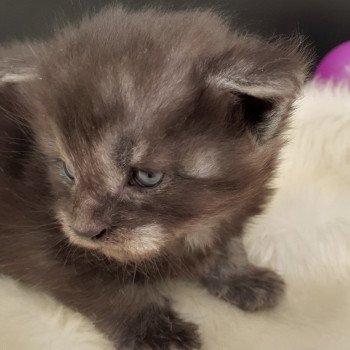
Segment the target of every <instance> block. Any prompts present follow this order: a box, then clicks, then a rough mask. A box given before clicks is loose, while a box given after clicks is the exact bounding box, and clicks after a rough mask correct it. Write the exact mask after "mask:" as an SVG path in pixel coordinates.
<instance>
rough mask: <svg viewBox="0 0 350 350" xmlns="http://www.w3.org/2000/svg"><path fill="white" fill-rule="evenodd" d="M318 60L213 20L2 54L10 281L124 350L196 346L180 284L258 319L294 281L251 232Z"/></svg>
mask: <svg viewBox="0 0 350 350" xmlns="http://www.w3.org/2000/svg"><path fill="white" fill-rule="evenodd" d="M306 69H307V59H306V58H305V55H304V53H303V52H302V51H301V50H300V49H299V47H298V45H297V44H295V42H292V41H289V42H277V41H274V42H265V41H263V40H261V39H259V38H257V37H253V36H247V35H240V34H238V33H235V32H233V31H232V30H231V29H230V28H229V26H227V25H226V24H225V23H224V21H223V20H222V19H220V18H219V17H218V16H217V15H216V14H214V13H211V12H210V11H187V12H172V13H163V12H161V11H155V10H146V11H140V12H134V13H130V12H127V11H125V10H123V9H121V8H109V9H105V10H103V11H102V12H100V13H99V14H97V15H94V16H92V17H91V18H86V19H84V20H83V21H82V22H81V23H80V24H79V25H78V26H76V27H73V26H71V27H68V28H66V29H64V30H62V31H60V32H59V33H57V34H56V35H55V36H54V38H52V39H50V40H49V41H47V42H43V43H32V44H22V45H14V46H12V47H9V48H2V49H1V50H0V79H1V83H0V106H1V108H0V117H1V118H0V150H1V153H0V154H1V158H0V170H1V172H0V205H1V210H0V238H1V245H0V271H1V272H3V273H4V274H8V275H10V276H13V277H14V278H16V279H18V280H19V281H22V282H24V283H26V284H28V285H31V286H35V287H37V288H40V289H42V290H44V291H46V292H47V293H49V294H51V295H52V296H54V297H55V298H57V299H58V300H59V301H61V302H63V303H64V304H65V305H67V306H69V307H71V308H72V309H74V310H77V311H79V312H81V313H82V314H84V315H86V316H87V317H89V318H90V319H91V320H92V321H93V322H94V323H95V325H96V327H97V328H98V329H100V330H101V331H102V332H103V333H105V334H106V335H107V336H108V337H109V339H110V340H111V341H112V342H113V343H114V344H115V346H116V347H117V348H118V349H120V348H121V349H159V350H160V349H164V350H165V349H167V350H168V349H195V348H199V347H200V340H199V337H198V335H197V331H196V326H195V325H193V324H191V323H189V322H186V321H184V320H182V319H181V318H180V317H179V316H178V315H177V314H176V312H175V311H174V310H173V309H172V308H171V305H170V302H169V301H168V300H167V299H166V298H165V297H164V296H163V295H162V294H161V293H160V292H159V291H158V290H157V283H158V282H160V281H164V280H165V281H166V280H169V279H174V278H179V277H181V278H191V279H193V280H197V281H200V282H201V283H202V284H203V285H204V286H205V287H206V288H207V289H208V290H209V291H210V292H211V293H212V294H214V295H217V296H218V297H220V298H222V299H223V300H226V301H227V302H229V303H232V304H234V305H237V306H238V307H240V308H242V309H244V310H248V311H255V310H261V309H265V308H269V307H272V306H274V305H275V304H276V303H277V302H278V300H279V299H280V297H281V295H282V293H283V290H284V283H283V281H282V279H281V278H280V277H279V276H278V275H276V274H275V273H274V272H272V271H269V270H267V269H262V268H257V267H254V266H252V265H251V264H250V263H249V262H248V260H247V258H246V255H245V252H244V249H243V247H242V242H241V238H240V236H241V234H242V230H243V228H244V225H245V224H246V222H247V220H248V219H249V218H251V217H252V216H254V215H256V214H258V213H260V212H261V210H262V208H263V205H264V204H265V203H266V201H267V200H268V197H269V194H270V191H269V189H268V183H269V180H270V179H271V176H272V174H273V171H274V169H275V167H276V160H277V157H278V154H279V150H280V148H281V146H282V144H283V137H282V133H283V130H284V129H285V127H286V125H287V119H288V116H289V114H290V111H291V105H292V103H293V101H294V99H295V98H296V96H297V94H298V91H299V89H300V87H301V85H302V83H303V80H304V77H305V71H306Z"/></svg>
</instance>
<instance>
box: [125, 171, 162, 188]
mask: <svg viewBox="0 0 350 350" xmlns="http://www.w3.org/2000/svg"><path fill="white" fill-rule="evenodd" d="M162 180H163V173H161V172H152V171H146V170H134V171H133V173H132V178H131V182H132V184H136V185H138V186H140V187H155V186H158V185H159V184H160V183H161V182H162Z"/></svg>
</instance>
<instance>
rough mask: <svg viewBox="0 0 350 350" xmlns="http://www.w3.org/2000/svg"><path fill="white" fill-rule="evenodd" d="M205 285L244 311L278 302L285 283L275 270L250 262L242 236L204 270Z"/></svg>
mask: <svg viewBox="0 0 350 350" xmlns="http://www.w3.org/2000/svg"><path fill="white" fill-rule="evenodd" d="M201 282H202V284H203V285H204V286H205V287H206V288H207V289H208V290H209V292H210V293H211V294H213V295H215V296H217V297H219V298H221V299H223V300H225V301H227V302H230V303H232V304H234V305H236V306H238V307H239V308H240V309H242V310H245V311H258V310H264V309H268V308H271V307H274V306H275V305H277V303H278V302H279V301H280V299H281V298H282V296H283V293H284V289H285V283H284V281H283V280H282V278H281V277H280V276H279V275H278V274H276V273H275V272H273V271H272V270H269V269H266V268H261V267H256V266H254V265H252V264H250V263H249V261H248V259H247V256H246V253H245V250H244V247H243V242H242V239H241V238H234V239H232V241H231V242H230V245H229V246H228V247H227V248H226V249H225V251H224V252H222V254H219V255H218V256H217V257H216V258H214V259H213V260H212V261H211V262H210V263H209V264H208V266H207V267H206V269H205V270H204V273H203V274H202V277H201Z"/></svg>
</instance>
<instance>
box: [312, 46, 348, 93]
mask: <svg viewBox="0 0 350 350" xmlns="http://www.w3.org/2000/svg"><path fill="white" fill-rule="evenodd" d="M315 78H316V79H317V80H319V81H333V82H334V83H339V82H347V83H348V85H349V86H350V41H347V42H345V43H343V44H341V45H339V46H337V47H335V48H334V49H333V50H331V51H330V52H329V53H328V54H327V55H326V56H325V57H324V58H323V60H322V61H321V63H320V64H319V65H318V67H317V69H316V73H315Z"/></svg>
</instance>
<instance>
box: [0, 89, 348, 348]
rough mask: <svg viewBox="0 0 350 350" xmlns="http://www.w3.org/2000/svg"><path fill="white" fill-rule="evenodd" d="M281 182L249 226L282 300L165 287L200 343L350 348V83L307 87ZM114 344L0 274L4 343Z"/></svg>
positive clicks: (253, 246) (249, 241) (250, 245)
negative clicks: (239, 305) (241, 305)
mask: <svg viewBox="0 0 350 350" xmlns="http://www.w3.org/2000/svg"><path fill="white" fill-rule="evenodd" d="M289 133H290V138H291V140H292V141H291V142H290V143H289V145H288V147H286V149H285V151H284V153H283V155H282V157H283V161H282V164H281V167H280V171H279V176H278V177H277V179H276V181H275V184H276V186H277V187H278V188H279V191H278V192H277V194H276V196H275V198H274V200H273V201H272V202H271V203H270V205H269V206H268V208H267V210H266V212H265V213H264V215H262V216H260V217H259V218H256V219H254V221H252V222H251V223H250V225H249V226H248V227H247V234H246V236H245V243H246V246H247V250H248V254H249V256H250V259H251V260H252V261H253V262H254V263H256V264H259V265H263V266H270V267H272V268H274V269H275V270H277V271H279V272H280V273H281V274H283V276H284V278H285V279H286V281H287V283H288V289H287V295H286V297H285V299H284V300H283V302H282V303H281V305H280V306H279V307H277V308H276V309H275V310H271V311H268V312H263V313H257V314H249V313H244V312H242V311H240V310H238V309H236V308H234V307H231V306H229V305H227V304H225V303H223V302H221V301H219V300H217V299H215V298H213V297H210V296H209V295H208V294H207V292H206V291H205V290H203V289H202V288H198V287H195V286H192V285H188V284H186V283H177V284H176V285H175V286H171V287H165V290H166V291H167V293H168V294H170V295H171V296H172V297H173V299H174V300H175V305H176V308H177V309H178V310H179V311H180V312H181V313H183V314H184V316H185V317H186V318H188V319H190V320H193V321H194V322H196V323H198V324H199V325H200V331H201V335H202V338H203V340H204V346H203V350H231V349H235V350H349V349H350V331H349V325H350V91H348V90H347V89H346V88H345V87H343V88H336V89H335V88H332V87H323V88H321V87H316V86H314V85H310V86H308V87H307V88H306V89H305V95H304V97H303V98H302V99H301V100H300V101H299V103H298V108H297V110H296V113H295V120H294V125H293V128H292V129H291V131H290V132H289ZM42 349H45V350H66V349H70V350H110V349H111V346H110V345H109V344H108V342H106V341H105V340H104V339H103V337H102V336H101V335H99V334H98V333H97V332H96V331H95V330H94V329H93V327H92V325H91V324H90V323H89V322H88V321H87V320H85V319H84V318H83V317H81V316H80V315H78V314H76V313H73V312H72V311H69V310H67V309H66V308H64V307H63V306H61V305H59V304H58V303H56V302H55V301H53V300H51V299H50V298H48V297H46V296H44V295H42V294H40V293H38V292H33V291H30V290H28V289H27V288H24V287H23V286H20V285H18V284H17V283H15V282H14V281H12V280H10V279H8V278H2V279H0V350H42Z"/></svg>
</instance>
